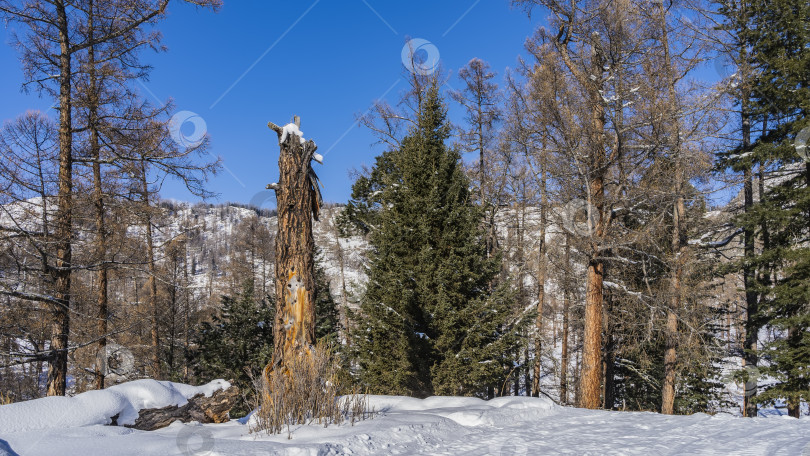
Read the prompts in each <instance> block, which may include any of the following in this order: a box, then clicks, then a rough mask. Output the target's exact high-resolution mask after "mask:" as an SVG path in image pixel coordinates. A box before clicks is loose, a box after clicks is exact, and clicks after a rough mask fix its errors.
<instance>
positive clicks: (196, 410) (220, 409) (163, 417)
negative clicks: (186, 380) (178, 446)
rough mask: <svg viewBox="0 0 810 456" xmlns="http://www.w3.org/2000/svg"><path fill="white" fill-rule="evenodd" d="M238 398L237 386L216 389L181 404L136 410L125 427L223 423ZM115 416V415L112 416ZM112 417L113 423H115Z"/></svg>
mask: <svg viewBox="0 0 810 456" xmlns="http://www.w3.org/2000/svg"><path fill="white" fill-rule="evenodd" d="M238 399H239V388H237V387H236V386H231V387H230V388H228V389H226V390H217V391H214V393H213V394H211V396H210V397H206V396H205V395H203V394H198V395H196V396H194V397H192V398H191V399H189V400H188V403H186V404H185V405H182V406H177V405H169V406H167V407H162V408H154V409H142V410H141V411H139V412H138V418H137V419H136V420H135V424H133V425H128V426H125V427H129V428H134V429H138V430H141V431H154V430H157V429H161V428H164V427H166V426H168V425H170V424H172V423H173V422H175V421H181V422H183V423H188V422H190V421H197V422H199V423H225V422H227V421H228V420H230V416H229V412H230V410H231V408H233V406H234V404H236V401H237V400H238ZM114 418H117V417H114ZM115 421H116V420H115V419H113V424H115Z"/></svg>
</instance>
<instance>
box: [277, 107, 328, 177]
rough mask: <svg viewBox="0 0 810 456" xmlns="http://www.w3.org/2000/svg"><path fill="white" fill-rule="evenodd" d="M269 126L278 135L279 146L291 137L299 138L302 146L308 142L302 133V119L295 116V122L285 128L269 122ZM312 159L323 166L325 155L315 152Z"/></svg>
mask: <svg viewBox="0 0 810 456" xmlns="http://www.w3.org/2000/svg"><path fill="white" fill-rule="evenodd" d="M267 126H268V127H270V129H271V130H273V131H275V132H276V133H277V134H278V143H279V144H283V143H284V142H285V141H287V138H288V137H290V135H293V136H297V137H298V142H299V143H300V144H301V145H302V146H303V145H304V144H305V143H306V142H307V140H306V138H304V132H302V131H301V118H300V117H298V116H294V117H293V122H291V123H288V124H287V125H284V126H283V127H279V126H278V125H276V124H274V123H273V122H268V123H267ZM311 159H312V160H315V161H316V162H318V163H320V164H322V165H323V155H321V154H319V153H317V152H314V151H313V153H312V158H311Z"/></svg>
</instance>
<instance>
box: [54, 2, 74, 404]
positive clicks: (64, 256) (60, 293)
mask: <svg viewBox="0 0 810 456" xmlns="http://www.w3.org/2000/svg"><path fill="white" fill-rule="evenodd" d="M54 7H55V10H56V17H57V27H58V29H59V72H60V74H59V192H58V196H57V208H56V233H55V234H56V242H55V244H56V265H55V267H54V268H53V270H52V271H51V275H52V276H53V278H54V281H55V293H54V294H55V296H54V298H55V299H56V301H57V302H58V304H51V305H50V310H51V347H50V348H51V355H50V360H49V361H50V362H49V367H48V396H64V395H65V389H66V386H67V368H68V365H67V364H68V335H69V333H70V279H71V266H72V264H71V263H72V253H73V251H72V234H73V233H72V231H73V230H72V227H73V120H72V117H71V113H72V110H73V107H72V97H71V70H72V69H71V53H70V31H69V27H68V15H67V11H66V6H65V2H64V0H56V1H54Z"/></svg>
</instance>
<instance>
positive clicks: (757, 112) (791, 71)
mask: <svg viewBox="0 0 810 456" xmlns="http://www.w3.org/2000/svg"><path fill="white" fill-rule="evenodd" d="M808 24H810V4H809V3H808V2H807V1H806V0H774V1H771V2H752V3H751V4H750V23H749V24H748V27H746V30H745V32H744V33H743V38H744V40H745V43H746V45H747V46H748V47H749V48H750V49H751V60H752V61H751V64H752V66H753V67H755V68H756V69H757V74H756V76H755V77H754V81H753V82H754V83H753V86H752V104H753V115H754V116H755V118H757V119H758V120H759V123H760V124H762V125H766V127H763V131H762V135H761V136H760V137H759V138H758V139H757V141H756V142H755V144H754V147H753V154H752V156H751V159H752V160H753V161H754V162H755V163H757V164H758V165H759V166H760V167H762V169H763V171H764V172H763V175H764V176H765V177H766V184H765V186H764V187H765V192H764V194H763V195H760V201H758V202H757V204H756V205H755V207H754V208H753V210H752V211H751V212H750V213H748V214H745V215H744V216H742V217H740V218H739V223H740V225H741V226H743V227H745V228H746V229H749V230H757V233H758V235H759V236H760V237H761V239H762V244H763V247H762V250H761V252H760V253H759V254H758V255H757V256H756V257H755V258H754V259H753V260H752V262H753V264H754V265H755V266H756V267H757V268H758V269H760V270H764V271H767V273H766V274H764V278H765V280H761V281H760V284H759V285H760V290H759V291H760V292H761V293H763V294H765V295H766V296H767V299H766V300H765V301H764V305H761V306H760V309H759V312H760V318H761V319H762V320H763V321H765V322H767V324H768V325H769V326H770V327H772V328H773V329H774V330H775V334H776V339H775V340H774V341H773V342H771V343H769V344H768V345H767V346H766V347H765V350H763V352H762V358H763V359H764V360H765V361H766V362H765V363H763V364H762V365H761V366H760V371H762V372H763V373H765V374H768V375H771V376H773V377H775V378H776V379H777V380H778V383H776V384H774V385H771V386H768V387H767V388H766V391H765V392H764V393H763V394H762V395H761V397H760V400H761V401H763V402H771V403H772V402H776V401H778V400H781V399H785V400H786V401H787V405H788V412H789V414H790V415H791V416H795V417H798V416H799V410H800V403H801V401H802V400H804V401H808V400H810V376H808V375H807V371H808V369H810V245H809V242H810V241H809V239H810V161H808V160H807V155H806V149H805V151H804V152H805V153H804V156H802V154H800V153H797V152H798V151H797V148H796V144H795V143H796V142H797V136H799V135H800V133H801V131H802V130H803V129H806V128H808V127H810V119H808V113H810V26H808ZM805 132H807V130H805ZM805 139H806V138H805Z"/></svg>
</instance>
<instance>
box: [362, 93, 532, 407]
mask: <svg viewBox="0 0 810 456" xmlns="http://www.w3.org/2000/svg"><path fill="white" fill-rule="evenodd" d="M420 100H421V101H420V107H419V110H418V117H417V121H416V125H415V127H413V128H412V129H411V130H410V132H409V135H408V136H406V137H405V138H404V139H403V141H402V144H401V146H400V147H399V148H398V149H395V150H392V151H389V152H388V153H386V154H385V155H384V156H383V157H382V158H380V159H378V160H377V166H376V167H375V169H374V170H372V172H371V174H370V177H369V178H367V179H364V180H360V181H358V183H357V184H356V185H355V187H354V189H353V190H354V191H355V195H354V196H355V198H354V199H355V201H353V203H354V205H355V207H364V208H369V209H371V210H372V211H374V216H373V220H374V222H375V223H374V225H373V226H371V225H368V226H369V228H370V233H369V240H370V243H371V246H372V251H371V253H370V264H369V267H368V276H369V282H368V286H367V289H366V292H365V294H364V296H363V298H362V300H361V306H360V312H359V314H358V322H357V324H356V327H355V328H354V335H353V336H352V340H353V343H354V347H353V348H354V350H355V354H356V358H357V364H358V367H359V374H360V378H361V381H362V382H363V383H364V384H365V385H366V386H367V387H369V389H370V390H371V391H372V392H376V393H388V394H407V395H414V396H422V397H424V396H428V395H431V394H453V395H483V394H484V393H485V391H486V387H487V386H488V385H496V384H497V385H498V386H500V383H499V382H502V381H503V379H504V377H505V375H506V370H505V366H506V365H507V364H510V361H509V356H511V355H510V354H511V353H514V352H515V350H514V344H515V342H516V337H515V336H514V334H515V332H514V328H512V326H513V325H512V324H511V320H512V317H511V315H510V313H509V309H510V305H511V303H510V299H511V296H510V294H509V293H508V292H507V291H506V286H505V285H502V286H501V288H497V287H496V288H494V289H490V284H491V283H492V282H493V280H494V279H495V277H496V276H497V275H498V270H499V264H500V259H499V258H497V256H493V257H492V258H487V252H486V247H485V244H484V242H483V239H484V237H485V233H484V232H483V231H482V229H481V221H482V216H483V213H482V210H481V208H480V207H478V206H476V205H474V204H473V201H472V198H471V195H470V191H469V180H468V179H467V177H466V176H465V174H464V170H463V167H462V164H461V161H460V155H459V152H458V151H457V150H455V149H449V148H448V147H447V145H446V141H447V139H448V137H449V135H450V127H449V125H448V122H447V119H446V115H447V112H446V108H445V106H444V103H443V101H442V99H441V96H440V94H439V90H438V84H437V82H436V81H435V80H434V81H433V82H432V83H431V84H430V85H429V86H427V88H426V89H425V94H424V96H423V97H421V98H420ZM383 166H384V167H385V171H384V172H383V171H382V169H381V167H383ZM361 187H362V188H361ZM364 189H373V193H371V194H363V190H364ZM365 219H366V220H369V219H370V217H368V216H367V215H366V218H365Z"/></svg>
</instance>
